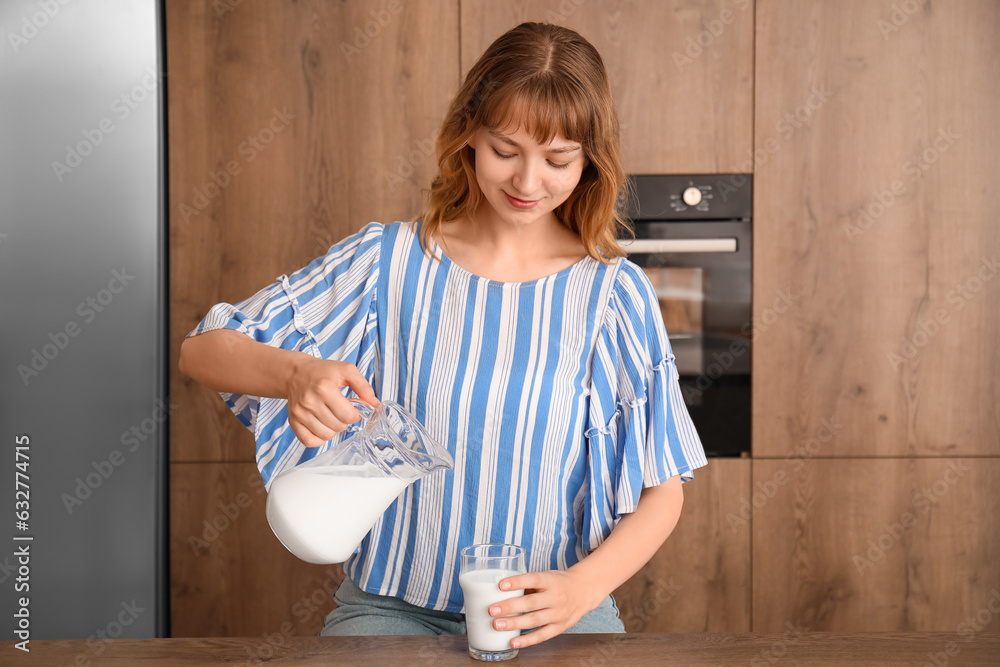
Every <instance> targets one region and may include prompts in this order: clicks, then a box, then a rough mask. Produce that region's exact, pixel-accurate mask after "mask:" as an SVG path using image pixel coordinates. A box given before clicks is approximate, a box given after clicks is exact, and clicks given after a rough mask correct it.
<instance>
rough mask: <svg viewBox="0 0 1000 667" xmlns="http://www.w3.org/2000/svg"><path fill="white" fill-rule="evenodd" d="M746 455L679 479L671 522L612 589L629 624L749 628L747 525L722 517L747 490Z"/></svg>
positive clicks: (654, 628)
mask: <svg viewBox="0 0 1000 667" xmlns="http://www.w3.org/2000/svg"><path fill="white" fill-rule="evenodd" d="M750 465H751V464H750V460H749V459H712V460H710V461H709V463H708V466H707V467H704V468H699V469H698V470H696V471H695V473H694V474H695V478H694V479H693V480H692V481H690V482H688V483H687V484H685V485H684V509H683V510H682V511H681V518H680V521H679V522H678V524H677V528H676V529H675V530H674V532H673V534H672V535H671V536H670V538H669V539H668V540H667V542H666V543H665V544H664V545H663V547H661V548H660V550H659V552H657V554H656V555H655V556H654V557H653V558H652V559H651V560H650V562H649V563H648V564H647V565H646V566H645V567H643V569H641V570H640V571H639V572H638V573H637V574H636V575H635V576H634V577H632V578H631V579H630V580H629V581H627V582H626V583H625V584H624V585H622V586H621V587H620V588H619V589H618V590H616V591H615V593H614V596H615V600H616V601H617V603H618V608H619V611H620V614H621V617H622V619H623V620H624V622H625V629H626V630H627V631H628V632H749V631H750V528H749V526H746V525H739V524H738V523H733V522H731V521H730V520H729V519H727V514H729V513H731V512H733V511H736V512H738V511H739V510H738V508H739V503H740V499H742V498H749V497H750Z"/></svg>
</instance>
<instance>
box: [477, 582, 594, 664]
mask: <svg viewBox="0 0 1000 667" xmlns="http://www.w3.org/2000/svg"><path fill="white" fill-rule="evenodd" d="M519 588H523V589H525V594H524V595H523V596H521V597H516V598H509V599H507V600H503V601H502V602H497V603H496V604H493V605H490V610H489V611H490V616H493V617H494V618H496V617H497V616H507V615H509V614H521V616H513V617H511V618H497V619H496V620H495V621H493V627H494V628H496V629H497V630H511V629H514V628H517V629H519V630H528V629H531V628H538V629H537V630H535V631H534V632H529V633H528V634H526V635H522V636H520V637H517V638H515V639H513V640H511V643H510V645H511V647H513V648H524V647H525V646H533V645H534V644H540V643H541V642H543V641H546V640H547V639H552V638H553V637H555V636H556V635H559V634H562V633H563V632H565V631H566V630H568V629H570V628H571V627H573V626H574V625H576V622H577V621H579V620H580V619H581V618H583V616H584V614H586V613H587V612H589V611H591V610H592V609H595V608H596V607H597V605H599V604H600V603H601V601H602V600H603V599H604V597H605V595H600V594H599V592H597V594H595V591H594V589H593V587H592V586H591V585H590V584H589V582H587V581H585V580H583V578H582V577H581V575H579V574H577V573H575V572H573V571H572V570H549V571H547V572H529V573H527V574H518V575H515V576H513V577H507V578H506V579H503V580H502V581H500V589H501V590H505V591H509V590H517V589H519Z"/></svg>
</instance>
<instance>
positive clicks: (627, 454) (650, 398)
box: [582, 260, 707, 551]
mask: <svg viewBox="0 0 1000 667" xmlns="http://www.w3.org/2000/svg"><path fill="white" fill-rule="evenodd" d="M620 261H621V266H620V270H619V272H618V275H617V277H616V280H615V285H614V288H613V290H612V293H611V297H610V299H609V301H608V305H607V308H606V310H605V312H604V321H603V323H602V325H601V328H600V331H599V332H598V338H597V345H596V348H595V351H594V360H593V366H592V376H591V388H590V390H591V391H590V408H589V415H588V419H589V422H588V428H587V432H586V438H587V454H588V470H587V500H586V507H585V510H584V521H583V535H582V538H583V547H584V549H586V550H588V551H589V550H592V549H595V548H597V546H598V545H599V544H600V543H601V542H603V541H604V539H606V538H607V536H608V535H609V534H610V533H611V529H612V528H614V525H615V524H616V523H617V522H618V520H619V519H620V518H621V516H622V515H623V514H627V513H629V512H633V511H635V508H636V506H637V504H638V502H639V494H640V492H641V491H642V489H643V488H644V487H647V486H657V485H659V484H662V483H663V482H665V481H666V480H667V479H668V478H670V477H673V476H675V475H680V476H681V481H682V482H686V481H688V480H690V479H692V477H693V473H692V471H693V470H694V469H695V468H699V467H701V466H704V465H706V464H707V460H706V458H705V450H704V449H703V447H702V445H701V440H700V439H699V437H698V433H697V431H696V430H695V428H694V425H693V424H692V423H691V417H690V416H689V415H688V411H687V407H686V406H685V404H684V398H683V396H682V395H681V391H680V385H679V384H678V373H677V367H676V365H675V364H674V355H673V353H672V351H671V348H670V341H669V339H668V338H667V332H666V330H665V328H664V326H663V319H662V315H661V314H660V309H659V303H658V301H657V298H656V294H655V292H654V290H653V287H652V285H651V284H650V282H649V279H648V278H647V277H646V275H645V274H644V273H643V272H642V269H640V268H639V267H638V266H636V265H635V264H633V263H632V262H629V261H627V260H620Z"/></svg>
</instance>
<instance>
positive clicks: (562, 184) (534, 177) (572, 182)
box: [469, 126, 587, 225]
mask: <svg viewBox="0 0 1000 667" xmlns="http://www.w3.org/2000/svg"><path fill="white" fill-rule="evenodd" d="M469 146H471V147H472V148H473V150H475V151H476V181H477V182H478V183H479V188H480V189H481V190H482V192H483V195H484V196H485V197H486V200H487V201H488V202H489V203H490V205H491V206H492V208H493V211H494V212H495V213H496V215H497V216H498V218H499V221H502V222H506V223H509V224H515V225H526V224H530V223H532V222H535V221H537V220H541V219H543V218H547V217H549V216H552V215H553V213H552V211H554V210H555V209H556V207H558V206H559V205H560V204H562V203H563V202H565V201H566V199H568V198H569V196H570V195H571V194H572V193H573V190H574V188H576V186H577V184H578V183H579V182H580V175H581V174H582V173H583V169H584V167H585V166H586V164H587V158H586V156H585V155H584V153H583V148H582V147H581V146H580V144H579V143H577V142H575V141H569V140H567V139H566V138H565V137H563V136H562V134H561V133H558V134H556V135H555V136H554V137H553V138H552V141H550V142H549V143H547V144H539V143H538V142H537V141H536V140H535V138H534V137H532V136H531V133H530V132H528V131H527V130H526V129H525V128H524V127H523V126H521V127H518V128H517V129H516V130H513V131H512V130H510V129H505V130H495V129H490V128H487V127H481V128H480V129H479V131H478V132H476V134H475V135H474V136H473V138H472V139H471V140H470V141H469Z"/></svg>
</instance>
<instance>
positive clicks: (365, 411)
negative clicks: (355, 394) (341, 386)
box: [347, 398, 378, 422]
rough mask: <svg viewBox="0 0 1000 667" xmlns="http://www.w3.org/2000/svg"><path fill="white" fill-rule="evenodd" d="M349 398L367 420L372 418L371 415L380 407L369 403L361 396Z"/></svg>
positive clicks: (364, 419) (362, 417) (363, 418)
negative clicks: (374, 406)
mask: <svg viewBox="0 0 1000 667" xmlns="http://www.w3.org/2000/svg"><path fill="white" fill-rule="evenodd" d="M347 400H349V401H350V402H351V403H354V407H355V408H356V409H357V411H358V412H360V413H361V419H362V420H363V421H366V422H367V421H368V420H369V419H371V416H372V415H373V414H375V411H376V410H377V409H378V408H373V407H372V406H370V405H368V404H367V403H365V402H364V401H362V400H361V399H360V398H349V399H347Z"/></svg>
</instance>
